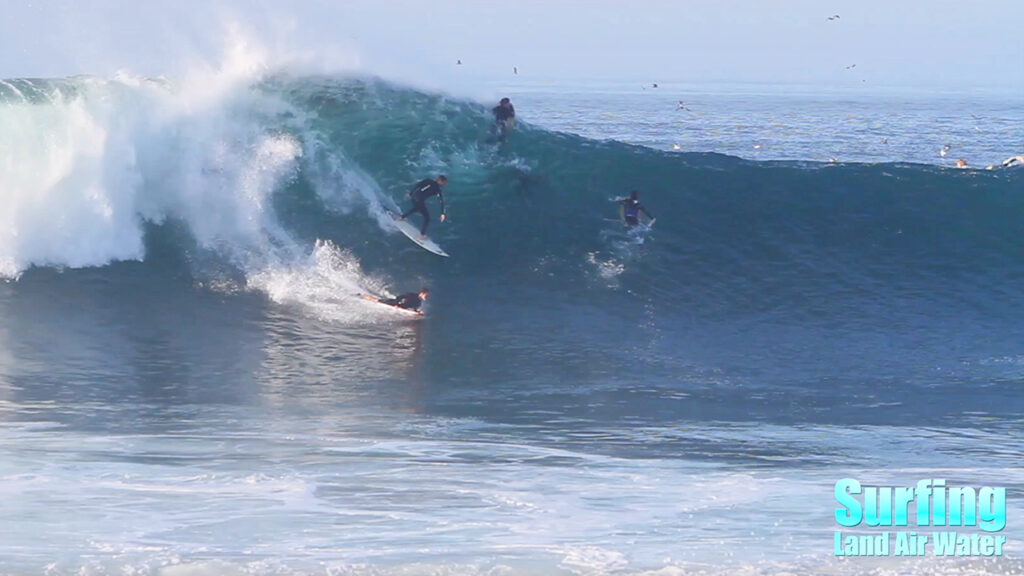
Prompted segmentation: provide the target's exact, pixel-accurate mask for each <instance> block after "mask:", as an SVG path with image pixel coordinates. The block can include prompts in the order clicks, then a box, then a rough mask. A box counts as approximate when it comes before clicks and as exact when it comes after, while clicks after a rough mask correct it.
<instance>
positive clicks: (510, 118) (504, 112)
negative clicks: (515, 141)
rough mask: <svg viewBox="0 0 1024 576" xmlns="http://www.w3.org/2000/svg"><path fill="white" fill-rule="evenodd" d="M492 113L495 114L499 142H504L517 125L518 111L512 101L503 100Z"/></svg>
mask: <svg viewBox="0 0 1024 576" xmlns="http://www.w3.org/2000/svg"><path fill="white" fill-rule="evenodd" d="M491 112H492V113H494V124H495V125H496V126H497V127H498V141H499V142H504V141H505V137H506V136H508V133H509V131H510V130H512V127H513V126H515V125H516V109H515V107H514V106H512V101H511V100H509V99H508V98H502V99H501V101H500V102H498V105H497V106H495V107H494V109H492V110H491Z"/></svg>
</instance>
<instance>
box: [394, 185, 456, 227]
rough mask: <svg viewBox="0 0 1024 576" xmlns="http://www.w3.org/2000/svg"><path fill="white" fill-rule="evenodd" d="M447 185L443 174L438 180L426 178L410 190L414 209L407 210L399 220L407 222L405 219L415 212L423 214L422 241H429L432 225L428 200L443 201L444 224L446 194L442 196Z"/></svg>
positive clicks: (442, 214) (442, 215)
mask: <svg viewBox="0 0 1024 576" xmlns="http://www.w3.org/2000/svg"><path fill="white" fill-rule="evenodd" d="M447 183H448V177H447V176H445V175H444V174H441V175H440V176H438V177H437V180H431V179H430V178H424V179H423V180H420V181H419V182H417V183H416V185H415V186H413V187H412V188H411V189H410V190H409V199H410V200H412V208H410V209H409V210H407V211H406V212H405V214H402V215H401V216H399V217H398V219H399V220H405V217H406V216H408V215H410V214H412V213H413V212H419V213H420V214H423V226H420V234H421V236H422V237H421V238H420V239H421V240H426V239H427V226H428V225H429V224H430V212H428V211H427V198H430V197H431V196H437V198H438V200H440V201H441V222H444V219H445V211H444V194H441V188H443V187H444V185H445V184H447Z"/></svg>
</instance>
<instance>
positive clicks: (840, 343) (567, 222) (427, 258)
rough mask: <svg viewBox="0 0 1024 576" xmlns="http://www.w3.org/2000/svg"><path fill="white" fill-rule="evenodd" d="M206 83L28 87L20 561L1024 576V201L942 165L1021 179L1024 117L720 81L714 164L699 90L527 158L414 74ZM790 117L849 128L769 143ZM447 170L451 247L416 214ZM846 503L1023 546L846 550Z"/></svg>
mask: <svg viewBox="0 0 1024 576" xmlns="http://www.w3.org/2000/svg"><path fill="white" fill-rule="evenodd" d="M187 88H188V87H187V86H179V85H175V84H173V83H169V82H164V81H161V82H155V81H148V80H142V79H133V80H128V79H119V80H101V79H76V80H65V81H26V80H11V81H7V82H4V83H2V84H0V101H2V103H0V126H3V127H4V130H3V133H4V135H3V136H2V137H0V159H2V160H0V190H3V192H0V194H3V196H4V202H3V204H2V205H0V206H2V207H0V224H2V228H3V230H0V272H2V273H3V274H4V275H5V277H6V278H7V280H6V281H4V282H2V283H0V319H2V322H0V494H2V495H3V497H4V501H5V504H4V506H3V507H0V573H11V574H41V573H46V574H105V573H121V574H126V573H127V574H160V575H165V576H176V575H183V574H658V575H666V574H736V573H740V574H775V573H811V574H819V573H821V574H861V573H872V574H935V573H951V574H974V573H980V574H1009V573H1020V572H1021V571H1022V570H1024V568H1022V565H1021V562H1020V560H1019V558H1020V550H1021V544H1020V541H1021V538H1022V535H1024V532H1022V531H1021V528H1020V526H1021V518H1024V515H1022V511H1024V507H1022V506H1021V486H1022V483H1024V474H1022V471H1021V468H1020V462H1021V455H1022V451H1021V448H1020V441H1021V438H1022V426H1021V414H1022V413H1024V328H1022V326H1024V295H1022V292H1021V289H1020V288H1021V284H1022V281H1024V244H1022V243H1021V238H1022V237H1024V220H1022V218H1021V210H1022V208H1024V206H1022V201H1021V193H1022V192H1024V173H1022V172H1021V171H1020V170H1016V169H1007V170H991V171H989V170H974V169H968V170H956V169H952V168H951V167H949V166H948V162H947V157H939V156H938V151H939V149H940V148H941V147H942V144H941V143H940V144H939V145H938V147H936V146H935V145H934V143H932V142H931V141H929V142H927V143H921V141H923V140H926V139H927V138H926V136H928V135H933V134H934V133H936V132H938V130H937V129H935V127H934V126H935V123H934V122H932V120H934V119H935V118H938V117H941V118H949V119H951V120H950V122H951V123H952V125H953V128H951V129H950V131H951V132H953V133H955V134H957V135H958V136H957V140H955V143H956V146H959V147H962V148H963V149H964V150H972V151H974V152H972V153H971V155H970V156H971V158H970V160H971V161H970V164H971V165H979V164H981V163H983V162H985V161H986V160H983V158H987V159H988V160H987V162H990V163H998V162H999V161H1000V160H1001V159H1002V158H1003V157H1005V156H1008V155H1012V154H1015V153H1020V152H1022V150H1014V149H1013V146H1014V145H1015V144H1019V143H1020V138H1021V132H1020V128H1019V127H1020V125H1021V124H1020V120H1021V119H1022V118H1024V107H1022V105H1021V102H1020V101H1018V102H1016V103H1014V102H1012V100H1011V101H1010V102H1007V99H1006V98H994V99H989V100H981V101H979V102H976V103H973V104H972V105H973V106H974V107H973V108H972V110H973V113H974V114H975V116H977V117H979V118H987V119H992V123H993V124H999V125H1000V126H1003V128H1001V129H1000V130H1002V131H995V132H993V133H988V134H987V135H984V136H978V137H977V138H971V137H970V136H971V135H972V134H973V130H974V126H975V125H976V124H975V123H976V119H973V118H970V116H967V117H964V116H963V114H962V113H961V112H962V111H963V109H964V107H965V106H966V105H968V104H969V103H968V102H966V101H964V100H957V99H955V98H950V97H949V96H941V97H939V96H936V97H935V98H932V99H929V98H928V97H927V95H917V96H914V98H915V99H912V100H910V102H911V103H912V104H913V110H912V111H911V112H907V110H906V108H904V106H903V104H906V102H907V100H905V99H902V98H903V97H902V96H901V99H893V97H892V95H888V94H880V95H875V96H872V95H870V94H869V95H864V94H861V95H857V96H856V98H854V99H853V102H854V104H855V105H854V104H851V103H850V102H851V100H849V99H844V98H839V97H836V96H835V95H832V94H825V95H815V94H813V93H804V94H796V95H794V94H792V93H788V92H786V93H784V94H779V93H775V92H772V91H766V92H765V93H760V94H756V98H752V97H751V94H749V91H748V90H749V89H744V90H739V89H737V90H734V91H733V92H732V93H721V92H722V89H721V88H720V87H719V88H715V90H718V92H716V93H714V94H712V95H707V96H705V97H697V96H695V95H694V94H693V93H692V90H693V89H692V88H688V89H687V90H690V91H691V92H686V91H684V90H682V89H680V90H678V91H677V94H678V93H681V94H684V95H685V100H686V101H687V103H688V104H689V106H691V107H698V106H697V104H694V103H693V102H695V101H696V102H698V103H702V102H703V104H701V106H700V107H701V108H702V112H701V114H702V116H701V120H700V122H701V124H700V127H699V130H698V129H697V128H692V127H690V128H686V130H696V132H694V133H697V134H702V135H711V134H717V135H719V136H715V137H710V136H708V137H706V138H705V137H704V136H700V137H699V138H697V139H696V140H695V141H691V142H690V143H689V144H687V145H685V146H684V145H683V144H680V148H679V149H674V148H672V147H671V146H670V145H665V144H666V143H670V142H673V141H674V140H675V139H676V137H675V136H674V131H675V130H676V129H677V128H678V127H677V126H676V125H675V124H673V123H672V121H671V120H665V121H661V120H659V119H658V118H659V116H658V114H660V112H656V111H655V110H656V109H657V110H660V109H661V108H662V104H667V105H672V106H674V105H675V101H677V100H680V99H684V96H678V97H677V95H676V94H672V95H671V96H669V95H667V94H666V95H664V96H658V98H659V99H660V100H652V98H651V97H650V93H649V92H648V91H646V90H641V91H636V90H632V91H631V90H607V89H597V88H594V87H558V88H550V87H548V88H545V89H543V90H541V89H534V90H520V92H512V93H511V94H512V95H513V96H514V99H515V101H516V103H517V106H518V109H519V115H520V122H519V126H518V127H517V130H516V131H515V132H514V133H513V134H512V136H511V137H510V139H509V142H508V144H507V145H506V146H504V147H500V148H497V147H495V146H493V145H491V144H488V143H487V142H486V136H487V132H488V128H489V121H488V112H487V103H478V102H474V101H471V100H468V99H461V98H458V97H456V96H440V95H436V94H430V93H424V92H421V91H417V90H413V89H409V88H403V87H398V86H395V85H391V84H387V83H383V82H380V81H376V80H368V79H339V78H330V77H293V76H289V75H279V76H272V77H268V78H263V79H260V80H258V81H252V80H245V81H240V82H238V83H237V84H232V85H227V86H221V87H219V88H218V90H215V91H212V93H210V92H205V93H203V94H202V97H201V98H200V97H197V96H196V94H194V93H193V92H190V91H189V90H188V89H187ZM659 89H660V88H659ZM712 96H714V97H712ZM695 97H697V98H698V99H697V100H694V98H695ZM700 98H704V100H701V99H700ZM907 98H909V97H907ZM567 102H575V103H578V102H586V103H587V104H586V105H587V106H588V107H589V108H588V109H589V110H593V111H597V110H602V111H603V112H600V113H598V112H593V113H590V114H583V115H582V117H580V118H576V119H573V120H572V123H567V122H564V121H560V120H559V114H560V112H559V111H560V110H562V109H563V108H564V107H565V106H566V105H567ZM711 102H714V107H715V109H714V111H711V110H708V108H705V107H704V106H705V105H707V106H709V107H710V103H711ZM744 102H747V104H744ZM766 102H769V103H770V105H767V106H766V104H765V103H766ZM865 110H867V111H868V112H864V111H865ZM677 112H678V111H677V110H675V109H671V108H670V109H668V110H667V111H666V112H665V114H673V115H674V114H677ZM687 112H688V111H683V112H679V113H687ZM601 114H607V115H610V116H612V117H613V118H610V119H609V118H604V117H602V116H601ZM759 114H760V116H759ZM864 114H867V115H868V116H871V118H875V117H876V116H878V115H886V116H891V117H893V118H902V120H901V121H900V122H892V121H890V122H889V123H888V124H887V127H886V130H888V131H889V135H888V136H883V137H882V138H886V139H888V141H889V142H894V143H902V144H901V145H905V148H899V149H897V150H895V151H893V149H892V148H884V146H885V145H884V144H882V143H881V139H879V138H876V136H877V135H876V134H874V133H872V134H871V135H870V136H863V135H857V134H854V135H852V136H851V135H849V134H850V132H848V131H845V129H844V128H843V126H844V124H843V123H842V122H840V123H839V124H838V125H836V124H833V123H832V121H831V120H830V119H834V118H837V117H846V116H851V115H852V116H856V117H862V115H864ZM770 115H781V116H783V117H785V118H791V119H795V118H800V119H801V121H802V122H805V123H807V124H808V125H811V126H817V127H828V130H825V129H824V128H821V129H813V130H809V131H807V132H805V133H804V135H803V136H802V137H800V138H795V137H792V138H791V137H790V136H789V135H787V133H786V131H785V130H782V129H779V130H777V131H776V132H775V136H774V137H773V138H774V139H773V140H772V141H771V144H770V145H767V144H765V145H763V146H762V147H761V148H758V149H756V150H759V152H756V153H753V154H745V153H744V150H747V148H746V147H747V145H748V144H747V141H746V140H744V138H743V137H741V136H742V134H743V133H744V130H743V129H742V126H740V125H738V124H737V120H736V119H737V118H745V120H744V122H749V123H750V124H751V125H757V126H762V127H763V126H770V125H771V124H772V120H771V116H770ZM872 115H874V116H872ZM638 117H645V118H648V119H649V120H650V122H648V123H647V124H645V125H643V126H638V125H637V120H636V119H637V118H638ZM996 119H1002V120H999V121H998V122H997V121H996ZM1007 119H1009V120H1007ZM1014 119H1016V120H1014ZM960 120H963V121H960ZM794 121H795V120H794ZM1004 121H1005V122H1004ZM865 122H866V123H868V124H870V123H872V122H875V120H873V119H868V120H865ZM1014 122H1016V124H1015V125H1016V126H1017V128H1016V132H1014V129H1013V125H1014ZM844 134H847V136H844ZM602 135H604V136H602ZM930 137H931V136H928V138H930ZM942 140H943V138H942V137H941V135H938V136H935V137H934V142H941V141H942ZM761 141H763V140H761ZM868 142H874V144H872V145H870V146H868V144H867V143H868ZM638 144H645V145H638ZM861 145H863V146H868V148H869V149H864V150H861V152H860V153H859V154H860V155H859V156H858V155H857V154H853V153H850V154H844V153H843V151H844V150H854V149H858V146H861ZM810 150H823V151H824V150H837V152H827V153H824V154H820V155H819V154H811V153H810V152H808V151H810ZM954 150H955V149H951V151H950V154H952V153H954ZM1004 153H1005V154H1004ZM759 154H761V155H762V156H759ZM929 154H933V155H935V156H936V157H937V158H936V159H935V161H934V162H929V161H928V160H927V158H926V156H927V155H929ZM965 155H968V154H965ZM830 156H835V157H836V159H837V160H838V162H832V163H830V162H828V161H827V160H828V157H830ZM851 160H852V161H851ZM439 172H444V173H446V174H447V175H448V176H449V178H450V179H451V184H450V185H449V186H448V188H446V190H445V195H446V200H447V205H448V214H449V220H448V221H447V222H445V223H443V224H442V223H439V222H437V221H436V220H435V221H434V223H432V225H431V229H430V231H431V235H432V237H434V238H435V239H436V240H437V241H438V242H439V243H440V244H441V245H442V246H443V247H444V248H445V249H446V250H447V251H448V252H449V253H450V254H452V257H451V258H450V259H441V258H438V257H435V256H433V255H431V254H428V253H426V252H424V251H422V250H420V249H418V248H417V247H415V246H414V245H413V244H412V243H410V242H408V240H407V239H405V238H404V237H403V236H401V235H400V234H396V233H395V232H394V230H392V229H391V227H390V226H388V223H387V218H386V217H385V216H384V215H383V210H384V209H385V208H387V207H389V206H391V205H392V203H393V202H394V201H399V202H401V194H402V193H403V191H404V190H405V189H406V188H408V186H409V185H411V184H412V183H413V182H415V181H416V180H417V179H419V178H420V177H423V176H425V175H431V174H435V173H439ZM634 188H635V189H637V190H639V191H640V192H641V199H642V200H643V201H644V202H645V204H646V205H647V206H648V207H649V208H650V209H651V211H652V212H653V213H654V214H655V216H657V222H656V224H655V226H654V227H653V228H651V229H650V230H649V231H646V232H644V233H640V234H635V233H634V234H627V233H625V232H624V231H623V230H622V229H621V228H620V226H619V225H618V224H617V223H615V222H609V221H608V219H610V218H614V217H615V215H616V209H615V205H614V203H613V202H612V200H614V199H615V198H616V197H618V196H620V195H622V194H624V193H625V192H626V191H628V190H629V189H634ZM432 207H433V208H435V213H436V204H435V205H433V206H432ZM424 285H426V286H429V287H430V288H431V291H432V295H431V299H430V301H429V302H428V305H427V309H426V312H427V314H426V317H425V318H423V319H422V320H409V319H408V317H405V316H402V315H399V314H397V313H394V312H391V311H389V310H387V309H384V308H381V307H379V306H375V305H373V304H371V303H368V302H366V301H364V300H362V299H360V298H358V297H357V296H356V294H357V293H361V292H374V293H380V294H384V293H387V294H396V293H400V292H406V291H412V290H416V289H418V288H419V287H421V286H424ZM844 477H853V478H858V479H860V480H861V481H862V482H864V483H865V484H874V485H883V486H913V485H915V484H916V482H917V481H918V480H920V479H922V478H944V479H946V480H947V482H948V483H949V484H950V485H967V486H975V487H981V486H999V487H1005V488H1007V490H1008V512H1007V516H1008V520H1007V527H1006V529H1005V530H1004V531H1003V532H1002V534H1003V535H1005V536H1006V537H1007V538H1008V541H1009V543H1008V545H1007V548H1006V555H1005V556H1004V557H1001V558H995V559H992V558H989V559H953V558H935V557H934V556H929V557H926V558H923V559H919V558H906V559H901V558H879V559H871V558H853V559H836V558H835V557H834V555H833V546H832V542H833V540H832V538H833V533H834V532H835V530H837V529H839V528H838V527H837V525H836V523H835V520H834V510H835V508H836V502H835V499H834V497H833V486H834V484H835V482H836V481H837V480H839V479H840V478H844ZM923 530H926V531H930V529H923Z"/></svg>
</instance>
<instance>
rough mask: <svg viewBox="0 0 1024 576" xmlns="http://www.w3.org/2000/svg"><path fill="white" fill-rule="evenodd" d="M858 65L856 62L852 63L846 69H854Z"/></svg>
mask: <svg viewBox="0 0 1024 576" xmlns="http://www.w3.org/2000/svg"><path fill="white" fill-rule="evenodd" d="M856 67H857V65H856V64H850V65H849V66H847V67H846V69H847V70H852V69H854V68H856Z"/></svg>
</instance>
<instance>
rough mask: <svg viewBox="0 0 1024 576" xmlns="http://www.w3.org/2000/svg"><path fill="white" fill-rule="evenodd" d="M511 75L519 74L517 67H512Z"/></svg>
mask: <svg viewBox="0 0 1024 576" xmlns="http://www.w3.org/2000/svg"><path fill="white" fill-rule="evenodd" d="M512 73H513V74H519V68H517V67H515V66H513V67H512Z"/></svg>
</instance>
